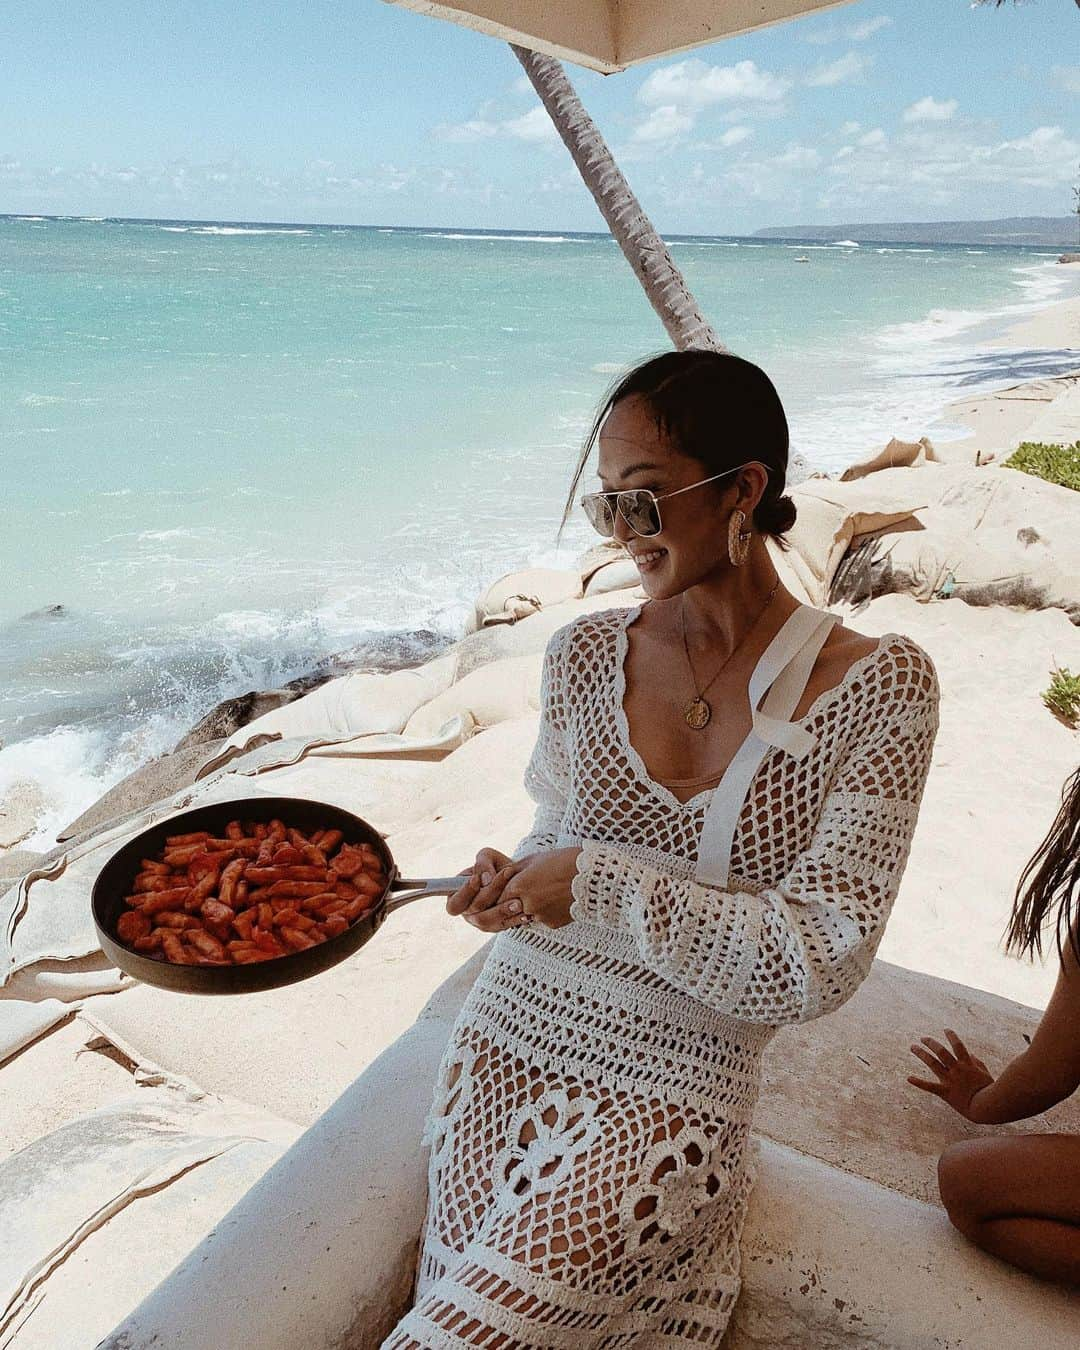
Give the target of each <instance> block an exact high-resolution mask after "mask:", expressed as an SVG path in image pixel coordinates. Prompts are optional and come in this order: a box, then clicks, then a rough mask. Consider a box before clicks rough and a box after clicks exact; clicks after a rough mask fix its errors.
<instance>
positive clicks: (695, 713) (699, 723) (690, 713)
mask: <svg viewBox="0 0 1080 1350" xmlns="http://www.w3.org/2000/svg"><path fill="white" fill-rule="evenodd" d="M685 716H686V725H687V726H688V727H693V728H694V730H695V731H700V730H701V729H702V727H706V726H708V725H709V718H710V717H711V716H712V709H711V708H710V707H709V705H708V704H707V703H706V702H705V700H704V699H703V698H702V697H701V696H700V695H699V696H698V697H697V698H695V699H693V700H692V701H691V702H690V703H688V704H687V705H686V714H685Z"/></svg>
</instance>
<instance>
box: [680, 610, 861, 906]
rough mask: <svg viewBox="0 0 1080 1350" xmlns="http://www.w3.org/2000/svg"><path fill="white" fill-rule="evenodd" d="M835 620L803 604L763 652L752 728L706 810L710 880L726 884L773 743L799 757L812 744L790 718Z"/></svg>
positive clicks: (703, 856)
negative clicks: (739, 829) (742, 821)
mask: <svg viewBox="0 0 1080 1350" xmlns="http://www.w3.org/2000/svg"><path fill="white" fill-rule="evenodd" d="M836 622H837V617H836V615H835V614H825V613H823V612H822V611H821V610H817V609H814V608H812V607H811V606H810V605H801V606H800V607H799V608H798V609H797V610H795V612H794V613H793V614H791V615H790V616H789V617H788V619H787V621H786V622H785V623H784V624H783V625H782V627H781V628H780V631H779V632H778V633H777V634H776V636H775V637H774V638H773V640H772V642H770V643H769V645H768V647H766V648H765V651H764V652H763V653H762V655H761V659H760V660H759V661H758V663H757V666H756V667H755V668H754V673H753V675H752V676H751V677H750V685H749V689H748V693H749V696H750V711H751V717H752V725H751V729H750V731H749V732H748V733H747V736H746V739H745V740H744V741H743V743H742V745H741V746H740V747H739V749H738V750H737V751H736V753H735V756H734V758H733V759H732V761H731V763H730V764H729V765H728V767H727V771H726V772H725V774H724V776H723V778H722V779H721V780H720V783H719V785H718V786H717V788H716V790H715V792H714V793H713V796H712V800H711V801H710V803H709V809H708V811H707V812H706V813H705V820H704V823H703V824H702V827H701V838H700V840H699V841H698V859H697V866H696V869H695V873H694V876H695V880H697V881H699V882H702V883H705V884H707V885H714V886H726V885H727V880H728V872H729V870H730V866H731V849H732V845H733V843H734V840H735V829H736V826H737V825H738V821H739V816H740V815H741V814H742V808H743V804H744V803H745V801H746V794H747V792H748V791H749V788H750V784H751V782H752V781H753V778H754V775H755V774H756V773H757V771H758V768H759V766H760V764H761V761H762V760H763V759H764V757H765V754H766V752H767V751H768V750H769V749H770V747H772V746H778V747H780V748H781V749H783V750H785V751H787V753H788V754H792V755H796V756H797V757H799V758H801V757H802V756H803V755H805V754H808V753H809V751H810V749H811V748H812V747H813V744H814V738H813V737H812V736H811V735H810V734H809V733H808V732H807V731H805V729H804V728H802V727H797V726H795V725H794V724H793V723H792V722H791V721H790V718H791V714H792V713H793V712H794V711H795V709H796V707H798V703H799V699H800V698H801V697H802V695H803V692H804V691H805V689H806V685H807V682H808V681H809V679H810V675H811V672H812V671H813V669H814V663H815V662H816V661H817V658H818V655H819V653H820V651H821V648H822V647H823V646H824V644H825V640H826V638H827V637H828V636H829V632H830V631H831V629H832V627H833V625H834V624H835V623H836ZM766 695H767V697H766ZM763 700H764V707H763V706H762V704H763Z"/></svg>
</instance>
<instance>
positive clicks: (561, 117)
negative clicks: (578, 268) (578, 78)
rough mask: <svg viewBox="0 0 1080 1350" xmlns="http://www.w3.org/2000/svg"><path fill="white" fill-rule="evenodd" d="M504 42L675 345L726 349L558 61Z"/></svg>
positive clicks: (679, 347) (680, 348) (681, 347)
mask: <svg viewBox="0 0 1080 1350" xmlns="http://www.w3.org/2000/svg"><path fill="white" fill-rule="evenodd" d="M510 45H511V47H512V48H513V52H514V55H515V56H516V57H517V59H518V60H519V61H520V62H521V64H522V65H523V66H524V67H525V73H526V75H528V77H529V79H530V81H531V82H532V86H533V88H534V89H535V90H536V92H537V94H538V95H539V96H540V101H541V102H542V103H543V105H544V107H545V108H546V109H547V110H548V113H549V115H550V117H551V120H552V121H553V122H554V123H555V129H556V130H557V131H558V133H559V135H560V136H561V137H562V139H563V142H564V144H565V145H566V148H567V149H568V150H569V151H570V154H571V155H572V156H573V160H574V163H575V164H576V165H577V167H578V170H579V172H580V173H581V176H582V178H583V179H584V180H585V186H586V187H587V188H588V189H589V191H590V192H591V193H592V195H593V197H594V199H595V201H596V204H597V206H598V207H599V208H600V214H601V215H602V216H603V217H604V219H605V220H606V221H607V223H608V228H609V229H610V230H611V233H612V234H613V235H614V236H615V239H616V241H617V242H618V245H619V247H620V248H621V249H622V251H623V253H624V255H625V256H626V260H627V262H628V263H629V264H630V266H631V267H632V268H633V269H634V272H635V273H636V274H637V278H638V280H639V281H640V282H641V284H642V286H643V287H644V288H645V294H646V295H647V296H648V298H649V303H650V304H651V305H652V307H653V309H655V310H656V313H657V314H658V315H659V318H660V322H661V323H662V324H663V325H664V327H665V328H666V329H667V331H668V335H669V336H670V338H671V340H672V342H673V343H674V344H675V346H676V348H678V349H679V350H680V351H681V350H683V349H684V348H687V347H697V348H701V347H706V348H710V349H711V350H713V351H719V352H723V351H727V348H726V347H725V346H724V344H723V343H722V342H721V341H720V339H719V337H717V335H716V333H715V332H714V331H713V328H712V326H711V324H710V323H709V321H708V320H707V319H706V318H705V316H704V314H702V312H701V310H700V309H699V308H698V303H697V301H696V300H695V299H694V297H693V296H692V295H691V294H690V290H689V288H688V287H687V285H686V281H685V280H684V278H683V275H682V273H681V272H680V271H679V269H678V268H677V267H676V266H675V260H674V258H672V256H671V254H670V253H669V252H668V248H667V245H666V244H665V243H664V241H663V240H662V239H661V238H660V236H659V235H658V234H657V232H656V230H655V229H654V228H653V225H652V222H651V221H650V220H649V218H648V216H647V215H646V214H645V212H644V211H643V210H642V207H641V203H640V202H639V201H638V199H637V198H636V197H635V196H634V194H633V192H632V191H631V190H630V184H629V183H628V182H627V181H626V179H625V178H624V177H623V174H622V170H621V169H620V168H619V166H618V165H617V164H616V163H615V160H614V158H613V157H612V154H611V151H610V150H609V149H608V147H607V144H606V143H605V141H604V138H603V136H601V134H600V132H599V130H598V129H597V126H596V123H595V122H594V121H593V120H592V118H591V117H590V116H589V114H588V113H587V112H586V111H585V109H584V107H583V106H582V103H581V100H580V99H579V98H578V96H577V94H576V92H575V91H574V87H573V85H572V84H571V83H570V81H569V80H568V79H567V77H566V73H565V71H564V70H563V68H562V66H561V65H560V64H559V62H558V61H556V60H555V59H554V57H551V56H542V55H541V54H540V53H539V52H531V51H527V50H526V49H525V48H524V47H516V46H514V44H513V43H511V44H510Z"/></svg>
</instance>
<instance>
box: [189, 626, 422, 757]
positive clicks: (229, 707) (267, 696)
mask: <svg viewBox="0 0 1080 1350" xmlns="http://www.w3.org/2000/svg"><path fill="white" fill-rule="evenodd" d="M448 642H449V639H448V638H446V637H444V636H443V635H442V634H440V633H436V632H434V631H433V630H432V629H430V628H418V629H410V630H408V631H406V632H402V633H390V634H387V635H385V636H380V637H378V638H374V639H370V640H369V641H367V642H362V643H358V644H357V645H356V646H355V647H349V648H347V649H346V650H345V651H343V652H335V653H334V654H333V655H332V656H325V657H323V659H322V660H321V661H318V662H317V663H316V664H315V665H314V666H312V668H311V669H310V670H309V671H306V672H305V673H304V674H303V675H299V676H297V678H296V679H295V680H289V681H288V683H287V684H284V685H282V687H281V688H280V689H262V690H256V689H249V690H248V692H247V693H246V694H237V695H236V696H235V697H234V698H227V699H223V700H222V702H220V703H219V704H217V705H216V707H214V708H211V710H210V711H209V712H208V713H207V714H206V716H205V717H204V718H203V719H202V721H201V722H197V723H196V725H195V726H193V727H192V728H191V730H190V731H189V732H188V733H187V735H186V736H184V737H183V738H182V739H181V740H179V741H177V743H176V745H175V746H174V747H173V752H174V753H175V752H176V751H179V750H189V749H190V748H191V747H192V746H195V745H204V744H206V742H208V741H217V740H223V739H227V738H228V737H229V736H231V735H232V734H233V733H234V732H236V731H239V730H240V728H241V727H246V726H247V725H248V723H249V722H254V721H255V720H256V719H257V718H259V717H262V716H263V715H264V713H268V712H275V711H276V710H277V709H278V708H283V707H284V706H285V705H286V704H287V703H292V702H294V700H296V699H298V698H300V697H301V696H302V695H304V694H310V693H311V691H312V690H313V689H318V688H319V687H320V686H321V685H324V684H326V683H327V682H328V681H330V680H336V679H337V678H338V676H340V675H349V674H351V673H353V672H355V671H360V670H369V671H371V672H372V673H373V674H386V673H389V672H390V671H394V670H412V669H414V668H415V667H416V666H421V665H423V664H424V662H425V661H427V660H429V659H430V658H431V657H432V656H435V655H437V654H438V652H439V651H440V650H441V649H442V648H443V647H445V646H447V645H448Z"/></svg>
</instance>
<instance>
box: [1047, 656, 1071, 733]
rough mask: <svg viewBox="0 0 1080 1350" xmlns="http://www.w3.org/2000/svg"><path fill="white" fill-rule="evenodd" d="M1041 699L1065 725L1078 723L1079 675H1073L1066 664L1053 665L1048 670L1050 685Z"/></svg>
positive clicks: (1069, 725)
mask: <svg viewBox="0 0 1080 1350" xmlns="http://www.w3.org/2000/svg"><path fill="white" fill-rule="evenodd" d="M1042 699H1043V702H1044V703H1045V704H1046V706H1047V707H1048V708H1049V709H1050V711H1051V712H1052V713H1053V714H1054V716H1055V717H1060V718H1061V720H1062V721H1063V722H1064V723H1065V725H1066V726H1067V727H1075V726H1077V725H1078V724H1080V675H1074V674H1073V673H1072V671H1070V670H1069V669H1068V667H1067V666H1055V667H1054V669H1053V670H1052V671H1051V672H1050V686H1049V688H1048V689H1046V690H1045V692H1044V693H1043V696H1042Z"/></svg>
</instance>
